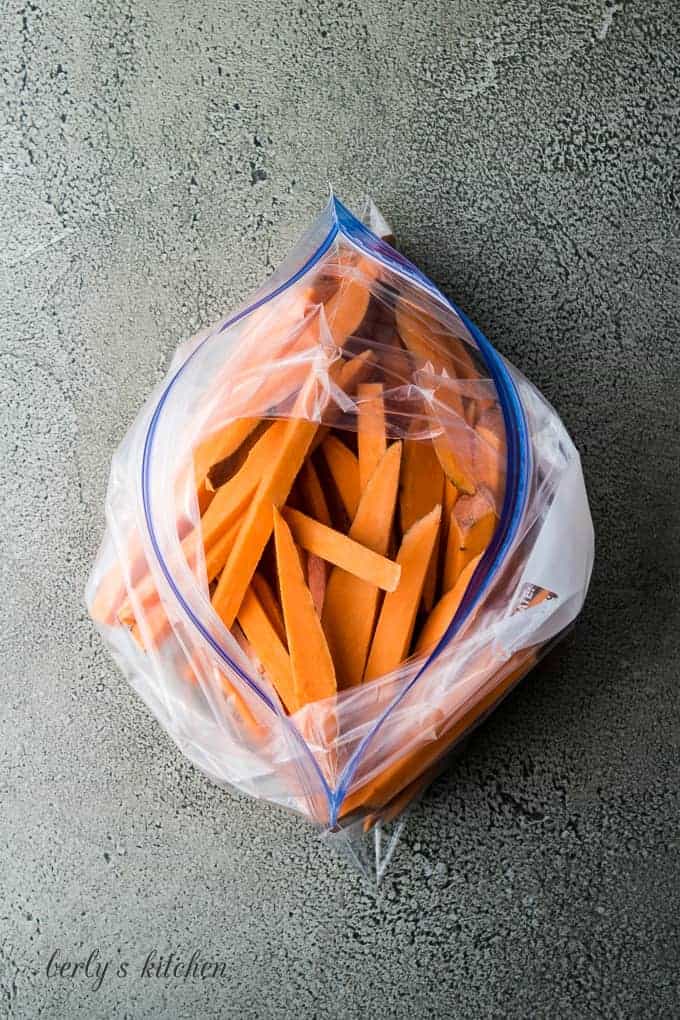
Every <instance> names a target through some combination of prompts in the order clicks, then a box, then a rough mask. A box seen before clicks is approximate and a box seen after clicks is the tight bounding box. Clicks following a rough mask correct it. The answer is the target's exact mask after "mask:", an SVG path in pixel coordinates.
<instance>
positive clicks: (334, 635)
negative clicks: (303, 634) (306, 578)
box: [323, 443, 402, 689]
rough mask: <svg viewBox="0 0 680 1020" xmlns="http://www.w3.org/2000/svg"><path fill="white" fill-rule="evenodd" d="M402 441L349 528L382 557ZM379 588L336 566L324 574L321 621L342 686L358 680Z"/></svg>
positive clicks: (356, 538) (394, 500)
mask: <svg viewBox="0 0 680 1020" xmlns="http://www.w3.org/2000/svg"><path fill="white" fill-rule="evenodd" d="M401 451H402V444H401V443H393V444H392V445H391V446H389V447H388V449H387V451H386V452H385V454H384V456H383V458H382V460H381V461H380V463H379V464H378V467H377V468H376V469H375V471H374V472H373V474H372V476H371V479H370V481H369V483H368V485H367V486H366V489H365V491H364V492H363V493H362V496H361V500H360V502H359V507H358V509H357V513H356V516H355V518H354V521H353V522H352V526H351V528H350V530H349V537H350V538H351V539H353V540H354V541H355V542H360V543H361V545H363V546H366V547H367V548H369V549H372V550H373V552H375V553H378V554H379V555H381V556H384V555H385V553H386V552H387V549H388V546H389V542H390V534H391V532H392V522H393V519H394V514H395V510H396V505H397V493H398V491H399V468H400V464H401ZM379 598H380V591H379V589H378V588H376V587H375V585H372V584H367V583H366V581H361V580H360V579H359V578H358V577H356V576H355V575H354V574H349V573H348V572H347V571H346V570H342V569H340V567H334V569H333V570H332V571H331V575H330V577H329V579H328V586H327V588H326V599H325V601H324V611H323V626H324V631H325V633H326V637H327V640H328V644H329V647H330V649H331V652H332V655H333V661H334V663H335V669H336V673H337V676H338V684H339V686H340V687H341V688H343V689H344V688H347V687H354V686H356V685H357V684H360V683H361V680H362V678H363V674H364V667H365V665H366V657H367V655H368V649H369V646H370V643H371V637H372V635H373V628H374V626H375V618H376V614H377V610H378V601H379Z"/></svg>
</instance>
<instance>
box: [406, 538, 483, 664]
mask: <svg viewBox="0 0 680 1020" xmlns="http://www.w3.org/2000/svg"><path fill="white" fill-rule="evenodd" d="M480 559H481V555H480V556H475V558H474V559H472V560H470V561H469V563H467V564H466V565H465V566H464V567H463V570H462V571H461V573H460V575H459V577H458V580H457V581H456V583H455V584H454V586H453V588H451V589H450V590H449V591H447V592H446V594H445V595H443V596H442V597H441V598H440V600H439V602H438V603H437V605H436V606H435V607H434V609H433V610H432V612H431V613H430V615H429V616H428V618H427V620H426V621H425V623H424V624H423V627H422V630H421V631H420V635H419V636H418V641H417V643H416V648H415V652H416V655H426V654H427V653H428V652H430V651H432V649H433V648H434V647H435V646H436V645H437V643H438V642H439V641H440V639H441V638H442V637H443V636H444V634H445V633H446V629H447V627H448V626H449V624H450V623H451V620H452V619H453V617H454V616H455V614H456V612H457V610H458V606H459V605H460V604H461V602H462V600H463V595H464V594H465V592H466V591H467V587H468V585H469V583H470V580H471V578H472V575H473V574H474V572H475V570H476V569H477V564H478V563H479V561H480Z"/></svg>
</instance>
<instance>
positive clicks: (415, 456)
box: [399, 439, 445, 534]
mask: <svg viewBox="0 0 680 1020" xmlns="http://www.w3.org/2000/svg"><path fill="white" fill-rule="evenodd" d="M444 481H445V479H444V473H443V471H442V469H441V465H440V463H439V461H438V459H437V455H436V453H435V452H434V449H433V447H432V443H431V442H430V441H429V440H428V439H405V440H404V453H403V456H402V459H401V478H400V483H399V519H400V523H401V530H402V533H403V534H406V532H407V531H408V530H409V528H410V527H411V525H412V524H415V522H416V521H419V520H420V519H421V517H424V516H425V515H426V514H428V513H429V512H430V510H431V509H432V508H433V507H434V506H437V504H440V505H441V503H442V502H443V499H444Z"/></svg>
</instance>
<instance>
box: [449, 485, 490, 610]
mask: <svg viewBox="0 0 680 1020" xmlns="http://www.w3.org/2000/svg"><path fill="white" fill-rule="evenodd" d="M497 523H498V518H497V517H496V513H495V510H494V503H493V499H492V498H491V495H490V493H489V492H488V491H486V490H484V489H479V490H478V492H477V493H475V495H474V496H461V497H460V498H459V499H458V501H457V502H456V505H455V506H454V508H453V511H452V513H451V517H450V520H449V536H448V541H447V544H446V561H445V564H444V582H443V588H444V590H445V591H449V590H450V589H451V588H452V587H453V585H454V584H455V583H456V581H457V580H458V577H459V576H460V573H461V571H462V569H463V567H465V566H466V564H468V563H469V562H470V560H472V559H474V558H475V556H478V555H479V554H480V553H483V552H484V550H485V549H486V547H487V546H488V544H489V542H490V541H491V539H492V537H493V533H494V531H495V530H496V525H497Z"/></svg>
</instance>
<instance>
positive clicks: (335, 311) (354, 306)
mask: <svg viewBox="0 0 680 1020" xmlns="http://www.w3.org/2000/svg"><path fill="white" fill-rule="evenodd" d="M357 267H358V268H360V269H361V271H362V272H364V273H365V274H367V275H369V276H371V277H372V276H374V275H375V271H374V270H373V263H372V262H371V261H369V260H368V259H360V260H359V262H358V263H357ZM370 297H371V292H370V290H369V289H368V287H367V286H366V285H365V284H364V283H362V282H361V280H357V279H354V278H351V279H350V278H347V279H344V280H342V282H341V283H340V286H339V287H338V289H337V290H336V291H335V292H334V293H333V294H332V295H331V297H330V298H329V299H328V301H326V303H325V305H324V309H325V313H326V320H327V322H328V328H329V329H330V332H331V336H332V337H333V340H334V341H335V343H336V344H339V345H340V346H342V344H344V343H345V341H346V340H347V338H348V337H350V336H352V334H353V333H354V331H355V330H356V329H358V327H359V326H360V325H361V322H362V319H363V318H364V315H365V314H366V309H367V308H368V302H369V300H370Z"/></svg>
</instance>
